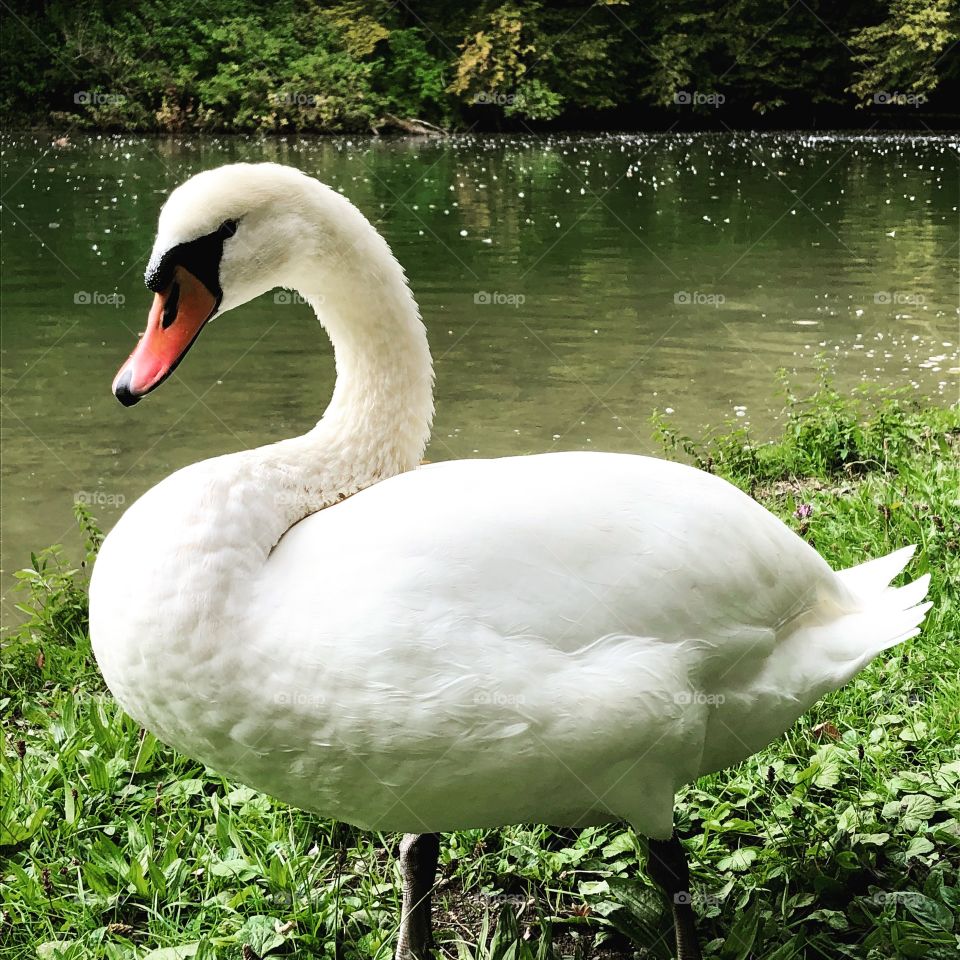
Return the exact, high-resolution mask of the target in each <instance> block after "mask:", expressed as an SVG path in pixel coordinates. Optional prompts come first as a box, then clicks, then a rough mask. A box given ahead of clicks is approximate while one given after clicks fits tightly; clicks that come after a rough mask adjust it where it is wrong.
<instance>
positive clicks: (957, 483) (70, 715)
mask: <svg viewBox="0 0 960 960" xmlns="http://www.w3.org/2000/svg"><path fill="white" fill-rule="evenodd" d="M654 429H655V431H656V432H657V433H658V435H659V436H660V437H661V439H662V441H663V442H664V444H665V445H666V447H667V449H668V454H669V455H670V456H676V457H678V458H683V459H692V461H693V462H695V463H697V464H698V465H699V466H701V468H703V469H709V470H712V471H714V472H716V473H718V474H721V475H723V476H725V477H727V478H728V479H730V480H732V481H733V482H735V483H737V484H738V485H739V486H741V487H742V488H743V489H745V490H748V491H751V492H752V493H753V495H754V496H755V497H756V498H757V499H758V500H760V502H762V503H763V504H764V505H765V506H766V507H767V508H768V509H770V510H772V511H773V512H774V513H776V514H777V515H779V516H780V517H781V518H782V519H783V520H784V521H785V522H786V523H787V524H789V525H790V526H791V527H792V528H793V529H794V530H796V531H797V533H798V534H800V535H801V536H803V537H805V538H806V539H807V540H809V541H810V542H812V543H813V544H814V545H815V546H816V547H817V549H818V550H820V552H821V553H822V554H823V555H824V557H825V558H826V559H827V560H828V561H829V562H830V563H831V565H833V566H834V567H837V568H839V567H846V566H851V565H853V564H856V563H858V562H861V561H862V560H864V559H865V558H867V557H871V556H880V555H881V554H884V553H887V552H889V551H891V550H894V549H896V548H898V547H901V546H904V545H906V544H909V543H914V544H917V545H918V549H917V553H916V555H915V557H914V559H913V560H912V562H911V564H910V566H909V569H908V578H909V579H913V578H915V577H917V576H919V575H921V574H922V573H924V572H926V571H929V572H930V573H931V588H930V594H929V598H930V599H931V600H932V601H933V608H932V609H931V611H930V613H929V614H928V617H927V620H926V623H925V624H924V628H923V632H922V634H921V635H920V636H919V637H917V638H915V639H913V640H911V641H908V642H907V643H906V644H904V645H903V646H902V647H899V648H896V649H894V650H892V651H890V652H889V654H887V655H884V656H882V657H881V658H880V659H879V660H878V661H877V662H875V663H874V664H873V665H871V666H870V667H869V668H868V669H867V670H866V671H865V672H864V673H862V674H861V675H859V676H858V677H857V678H855V679H854V681H852V682H851V683H850V684H849V685H848V686H847V687H846V688H844V689H843V690H841V691H839V692H838V693H836V694H833V695H831V696H829V697H827V698H826V699H825V700H824V701H822V702H821V703H819V704H817V705H816V706H815V707H814V708H813V709H812V710H811V711H810V712H809V713H808V714H807V715H806V716H805V717H803V718H802V719H801V721H800V722H798V724H797V725H796V726H795V727H794V728H793V729H792V730H791V731H790V732H789V733H788V734H786V735H785V736H784V737H782V738H780V739H779V740H778V741H776V742H775V743H773V744H771V745H770V746H769V747H768V748H766V749H765V750H763V751H761V753H760V754H758V755H756V756H755V757H753V758H751V760H749V761H747V762H746V763H744V764H742V765H740V766H739V767H737V768H735V769H733V770H730V771H726V772H724V773H723V774H721V775H717V776H713V777H709V778H706V779H704V780H701V781H700V782H698V783H696V784H693V785H691V786H689V787H687V788H686V789H685V790H684V791H683V792H682V794H681V795H680V797H679V798H678V828H679V830H680V833H681V834H682V836H683V837H684V838H685V840H686V844H687V850H688V854H689V857H690V860H691V863H692V870H693V875H694V896H695V904H696V909H697V913H698V915H699V916H700V918H701V919H700V922H701V931H702V935H703V940H704V943H705V944H706V955H707V956H721V957H725V958H733V957H739V958H744V957H746V956H748V955H750V956H753V957H756V958H768V960H774V958H776V960H787V958H790V957H794V956H802V955H808V956H818V957H826V958H832V957H863V956H866V955H876V956H878V957H919V956H924V957H930V958H938V957H939V958H942V960H946V958H948V957H953V956H955V954H956V949H957V944H958V939H957V931H958V930H960V926H958V914H960V888H958V886H957V880H956V878H957V876H958V875H960V823H958V814H960V804H958V802H957V795H958V791H960V752H958V746H957V745H958V742H960V683H958V667H960V529H958V522H957V517H958V512H960V504H958V495H957V490H958V489H960V411H958V409H957V408H956V407H954V408H953V409H950V410H944V409H936V408H931V409H924V408H921V407H918V406H917V405H916V404H914V403H910V402H908V401H906V400H904V399H901V398H897V397H891V396H889V395H887V396H886V397H884V398H882V399H879V400H877V399H876V398H873V399H871V400H865V401H864V402H863V404H862V405H858V404H856V403H854V402H853V401H851V400H849V399H847V398H844V397H841V396H840V395H839V394H838V393H836V392H834V391H833V390H831V389H830V388H829V387H826V386H825V387H823V388H821V390H820V391H819V392H818V393H817V394H816V396H815V397H812V398H808V399H805V400H799V399H797V398H795V397H791V398H789V402H788V408H787V413H786V416H785V420H784V432H783V435H782V437H781V438H780V440H778V441H777V442H775V443H772V444H756V443H754V442H753V440H752V439H751V437H750V435H749V433H748V432H746V431H745V430H739V431H735V432H732V433H726V434H724V435H719V436H716V437H715V438H712V439H708V440H707V441H705V442H694V441H692V440H690V439H689V438H686V437H683V436H680V435H678V434H677V433H676V432H674V431H673V430H672V429H670V428H669V426H667V424H666V423H665V422H664V421H663V420H662V419H660V420H657V421H656V422H655V423H654ZM80 518H81V522H82V525H83V528H84V532H85V537H86V541H87V548H88V550H87V556H86V558H85V559H84V561H83V563H81V564H77V565H73V564H72V562H71V561H68V560H67V558H65V557H64V556H63V555H62V551H58V550H56V549H51V550H47V551H44V552H42V553H40V554H38V555H37V556H35V557H34V558H33V561H32V564H31V567H30V569H29V570H27V571H25V572H24V573H22V574H21V575H20V577H21V580H22V582H23V584H24V594H23V597H22V601H23V606H24V610H25V612H27V613H28V614H29V617H30V619H29V622H28V623H27V624H26V625H25V626H24V627H23V628H22V629H20V630H19V631H18V632H17V634H16V635H15V636H10V637H7V638H5V639H4V641H3V642H4V646H3V657H2V661H3V673H2V688H3V690H4V691H5V692H4V694H3V696H2V699H0V713H2V720H3V727H4V744H3V754H2V758H0V796H2V797H3V798H4V799H3V800H2V801H0V803H2V806H0V891H2V901H3V903H4V912H3V916H2V919H0V923H2V926H3V936H2V937H0V942H2V945H0V958H11V960H12V958H14V957H17V958H20V957H22V956H26V955H33V954H34V952H35V953H36V954H37V955H39V956H40V957H44V958H57V957H61V958H70V960H76V958H81V957H82V958H92V957H94V956H97V957H99V956H107V957H110V958H111V960H120V958H124V960H126V958H130V960H134V958H138V960H142V958H145V957H150V960H174V958H180V957H207V958H209V957H237V956H240V954H241V951H242V950H244V949H245V950H246V952H244V953H243V956H244V957H246V958H249V957H254V956H261V957H263V956H266V955H271V956H274V955H275V956H278V957H279V956H291V955H297V956H308V955H310V956H318V957H319V956H331V957H332V956H335V955H336V956H338V957H344V958H361V957H363V958H372V957H381V958H384V957H388V956H389V955H390V951H391V949H392V943H393V938H394V937H395V932H396V920H397V917H398V910H399V905H398V897H399V876H398V874H397V872H396V865H395V856H396V841H397V839H398V838H396V837H392V836H386V837H370V836H368V835H366V834H363V833H361V832H358V831H355V830H353V829H352V828H350V827H348V826H346V825H343V824H335V823H331V822H329V821H324V820H320V819H317V818H315V817H311V816H307V815H305V814H302V813H300V812H298V811H296V810H292V809H290V808H288V807H286V806H285V805H283V804H281V803H278V802H275V801H273V800H271V799H270V798H268V797H265V796H263V795H260V794H257V793H255V792H254V791H252V790H249V789H247V788H245V787H242V786H239V785H237V784H234V783H230V782H229V781H226V780H224V779H223V778H221V777H219V776H217V775H216V774H214V773H213V772H212V771H209V770H204V769H203V768H202V767H200V766H198V765H197V764H196V763H194V762H192V761H190V760H188V759H186V758H184V757H182V756H180V755H177V754H175V753H174V752H173V751H171V750H169V749H167V748H166V747H164V746H163V745H162V744H160V743H158V742H157V741H156V740H155V739H154V738H153V737H152V736H150V735H149V734H147V735H143V734H142V732H141V731H140V730H139V729H138V728H137V726H136V725H135V724H134V723H133V722H132V721H130V720H129V719H128V718H126V717H124V716H123V715H122V714H121V712H120V711H119V709H118V708H117V706H116V705H115V703H114V702H113V701H112V699H111V698H110V697H109V695H108V694H107V693H106V692H105V690H104V688H103V686H102V683H101V681H100V678H99V674H98V673H97V670H96V666H95V663H94V662H93V660H92V657H91V653H90V647H89V639H88V637H87V631H86V599H85V596H86V594H85V590H86V581H87V571H88V570H89V568H90V564H91V562H92V561H93V559H94V556H95V552H96V548H97V546H98V544H99V534H98V532H97V530H96V526H95V524H94V523H93V521H92V520H91V519H90V518H89V515H88V514H87V513H86V512H84V511H83V510H82V509H81V513H80ZM643 856H644V855H643V852H642V845H640V844H638V843H637V841H636V840H635V838H634V837H633V835H632V834H631V833H630V832H629V831H625V830H624V829H623V828H622V827H621V826H610V827H604V828H595V829H588V830H583V831H575V832H570V831H553V830H550V829H549V828H546V827H512V828H508V829H504V830H501V831H479V830H477V831H464V832H461V833H457V834H453V835H450V836H445V837H444V842H443V849H442V852H441V859H442V865H443V870H442V879H441V884H440V888H439V891H438V894H437V897H436V898H435V899H436V906H435V911H436V925H437V928H438V939H439V941H440V946H441V947H442V949H443V951H444V953H445V954H446V955H450V956H453V955H456V954H457V951H458V949H459V950H461V951H462V952H461V954H460V955H461V956H463V957H477V958H480V957H484V958H487V957H489V958H490V960H500V958H504V957H508V956H510V957H516V958H518V960H533V958H537V960H540V958H546V957H549V956H551V951H555V952H556V953H557V954H559V953H563V954H570V953H572V952H573V951H574V949H580V950H582V955H583V956H585V957H591V956H611V957H612V956H614V955H617V956H622V955H624V954H625V953H629V952H631V951H633V950H638V949H641V948H644V949H646V950H647V951H648V952H647V953H644V954H642V955H644V956H652V957H664V958H665V957H668V956H669V950H668V947H667V944H669V942H670V941H669V938H662V934H663V933H664V932H665V931H666V930H667V923H668V921H667V917H668V913H667V911H666V910H665V908H664V905H663V904H662V902H661V900H660V898H659V896H658V895H657V894H656V893H655V891H654V889H653V888H652V887H651V886H650V885H649V883H648V881H647V880H646V877H645V875H644V873H643V870H642V862H643ZM478 943H479V944H480V945H479V946H477V944H478ZM551 944H552V946H551ZM173 948H176V950H174V949H173ZM164 951H166V952H164ZM805 951H806V954H805ZM871 951H873V952H871Z"/></svg>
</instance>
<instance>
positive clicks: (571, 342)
mask: <svg viewBox="0 0 960 960" xmlns="http://www.w3.org/2000/svg"><path fill="white" fill-rule="evenodd" d="M957 151H958V143H957V141H956V139H955V138H954V139H952V140H951V138H949V137H943V136H932V135H931V136H889V137H888V136H878V137H874V136H863V135H852V136H836V135H830V136H821V135H762V136H761V135H734V134H724V135H702V136H697V135H689V134H683V135H643V136H633V135H631V136H608V137H579V136H561V137H556V136H555V137H550V138H534V137H476V136H463V137H456V138H452V139H447V140H442V141H435V140H389V141H388V140H384V141H379V140H373V139H367V138H360V139H350V138H342V137H341V138H309V139H308V138H303V139H299V138H288V139H286V140H267V141H262V140H256V139H244V138H215V137H205V138H189V139H179V140H178V139H150V138H142V137H133V138H132V137H119V136H118V137H108V136H103V137H88V138H78V137H74V138H73V139H72V141H71V142H70V143H68V144H66V145H62V146H55V145H53V144H51V141H50V140H49V138H46V137H42V136H34V135H30V136H26V135H21V136H6V137H4V138H3V140H2V163H3V172H4V185H3V207H4V220H3V231H2V267H3V274H2V306H3V315H2V332H3V338H2V340H3V342H2V363H3V385H2V395H3V405H2V427H3V462H2V470H3V473H2V480H3V490H2V494H3V548H2V565H3V571H4V573H3V577H2V583H3V593H4V602H3V606H4V613H5V619H6V617H7V616H9V615H10V613H11V610H10V607H9V604H10V602H11V596H10V590H9V587H10V583H11V577H10V574H11V572H12V571H13V570H14V569H17V568H18V567H20V566H23V565H25V563H26V562H27V561H28V559H29V552H30V551H31V550H35V549H38V548H40V547H42V546H45V545H47V544H49V543H52V542H59V541H63V542H65V543H68V544H70V545H74V546H75V545H76V543H77V537H76V535H75V533H74V531H73V522H72V518H71V517H72V504H73V502H74V501H75V500H77V499H81V500H85V501H87V502H89V503H90V504H91V505H92V507H93V510H94V513H95V514H96V515H97V516H98V517H99V518H100V520H101V521H102V523H103V524H104V526H105V527H107V528H109V527H110V525H111V524H112V523H113V522H115V521H116V519H117V517H118V516H119V515H120V513H121V512H122V510H123V508H124V506H125V505H128V504H129V503H131V502H132V501H133V500H134V499H135V498H136V497H137V496H138V495H139V494H140V493H142V492H143V491H144V490H146V489H148V488H149V487H150V486H152V485H153V484H155V483H156V482H157V481H159V480H160V479H161V478H162V477H164V476H165V475H166V474H168V473H170V472H171V471H173V470H175V469H176V468H178V467H180V466H182V465H184V464H187V463H190V462H191V461H194V460H197V459H200V458H202V457H207V456H213V455H215V454H219V453H224V452H227V451H231V450H237V449H241V448H244V447H248V446H253V445H257V444H261V443H265V442H268V441H271V440H275V439H279V438H281V437H285V436H288V435H292V434H294V433H297V432H302V431H304V430H306V429H308V428H309V427H310V426H311V425H312V424H313V423H314V422H315V421H316V419H317V418H318V416H319V415H320V413H321V412H322V410H323V408H324V406H325V404H326V401H327V399H328V397H329V394H330V391H331V388H332V380H333V364H332V357H331V353H330V349H329V346H328V344H327V343H326V341H325V340H324V338H323V336H322V332H321V331H320V329H319V327H318V326H317V324H316V321H315V319H314V318H313V316H312V314H311V312H310V309H309V307H307V306H305V305H303V304H300V303H296V302H290V300H291V299H292V298H289V297H286V296H282V295H281V296H276V295H273V294H267V295H266V296H264V297H262V298H260V299H259V300H257V301H256V302H254V303H251V304H249V305H247V306H246V307H244V308H242V309H239V310H236V311H234V312H232V313H231V314H229V315H228V316H226V317H224V318H223V319H221V320H220V321H218V322H217V323H215V324H214V325H213V326H212V327H211V330H210V331H208V332H206V333H205V335H204V337H203V338H202V339H201V341H199V342H198V344H197V346H196V347H195V348H194V349H193V350H192V351H191V354H190V356H189V358H188V359H187V360H186V361H185V362H184V364H183V365H182V366H181V367H180V368H179V369H178V371H177V372H176V374H175V375H174V377H173V378H171V381H170V382H169V383H167V384H166V385H165V386H164V387H163V388H162V389H161V390H159V391H158V392H157V393H156V394H155V395H154V396H152V397H151V398H150V399H149V401H148V402H145V403H141V404H140V405H138V406H137V407H136V408H135V409H133V410H125V409H123V408H122V407H121V406H120V405H119V404H118V403H117V402H116V401H115V400H114V399H113V397H112V395H111V393H110V383H111V380H112V377H113V375H114V373H115V372H116V370H117V368H118V367H119V365H120V364H121V362H122V361H123V359H124V358H125V357H126V355H127V354H128V353H129V351H130V349H131V348H132V346H133V343H134V341H135V338H136V334H137V333H138V331H139V330H140V329H142V327H143V325H144V321H145V319H146V311H147V308H148V306H149V303H150V299H151V295H150V294H149V293H148V291H146V290H145V289H144V287H143V281H142V274H143V268H144V265H145V262H146V258H147V255H148V253H149V250H150V247H151V245H152V241H153V233H154V227H155V223H156V216H157V212H158V210H159V208H160V206H161V204H162V202H163V199H164V197H165V196H166V194H167V193H168V192H169V191H170V190H171V189H172V188H173V187H175V186H176V185H177V184H178V183H180V182H181V181H182V180H184V179H186V178H187V177H188V176H190V175H191V174H192V173H194V172H196V171H199V170H202V169H206V168H209V167H213V166H217V165H219V164H222V163H228V162H233V161H238V160H247V161H260V160H272V161H277V162H281V163H287V164H291V165H294V166H297V167H299V168H301V169H303V170H305V171H307V172H308V173H310V174H312V175H315V176H317V177H319V178H320V179H322V180H324V181H326V182H327V183H329V184H330V185H331V186H333V187H334V188H336V189H338V190H340V191H341V192H342V193H344V194H345V195H346V196H347V197H349V198H350V199H351V200H352V201H353V202H354V203H356V204H357V205H358V206H359V207H360V208H361V209H362V210H363V211H364V212H365V213H366V214H367V216H368V217H369V218H370V219H371V220H372V221H373V222H374V224H375V225H376V226H377V227H378V229H379V230H381V231H382V232H383V233H384V235H385V236H386V237H387V239H388V240H389V242H390V244H391V245H392V247H393V250H394V253H395V254H396V256H397V258H398V259H399V260H400V262H401V263H402V264H403V265H404V267H405V268H406V271H407V274H408V276H409V279H410V283H411V285H412V288H413V290H414V293H415V295H416V297H417V299H418V301H419V303H420V306H421V309H422V312H423V316H424V320H425V322H426V324H427V327H428V329H429V334H430V341H431V344H432V348H433V352H434V357H435V360H436V370H437V417H436V422H435V429H434V438H433V441H432V443H431V447H430V449H429V450H428V453H427V456H428V457H429V458H430V459H434V460H439V459H447V458H455V457H474V456H496V455H501V454H511V453H532V452H540V451H545V450H563V449H598V450H600V449H608V450H633V451H638V452H651V451H654V450H656V445H655V443H654V440H653V437H652V432H651V428H650V424H649V418H650V415H651V414H652V413H653V412H654V411H659V412H661V413H662V414H663V415H664V416H666V417H668V418H670V419H671V420H673V421H674V422H675V423H676V425H677V426H678V428H680V429H681V430H683V431H685V432H687V433H689V434H691V435H693V436H698V437H699V436H702V435H703V434H704V433H705V432H707V431H709V430H717V429H722V428H724V427H725V426H726V425H727V424H728V423H736V424H738V425H743V424H749V425H750V427H751V428H752V429H753V430H755V431H756V432H757V434H758V435H759V436H765V435H769V434H771V433H773V432H774V431H775V429H776V418H777V414H778V412H779V411H780V409H781V407H782V397H781V395H780V393H779V387H778V382H777V377H776V371H777V370H778V369H779V368H786V370H787V371H788V373H789V375H790V377H791V379H792V382H793V383H794V384H795V385H796V387H797V388H798V389H803V387H804V386H805V385H809V384H811V383H812V382H813V381H814V380H815V378H816V376H815V371H816V368H817V366H818V364H822V363H826V364H827V365H828V367H829V369H830V370H831V371H832V376H833V377H834V380H835V382H836V383H838V384H839V385H841V386H843V387H844V388H852V387H853V386H855V385H856V384H858V383H860V382H862V381H871V382H878V383H882V384H887V385H894V386H903V387H905V388H907V389H908V390H909V391H911V392H912V393H914V394H915V395H916V396H918V397H919V398H921V399H923V400H925V401H933V402H944V403H946V402H950V401H952V400H955V399H956V398H957V380H958V361H957V356H958V315H957V303H958V300H957V264H958V211H957V205H958V162H957ZM74 552H76V551H74Z"/></svg>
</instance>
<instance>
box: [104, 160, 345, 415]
mask: <svg viewBox="0 0 960 960" xmlns="http://www.w3.org/2000/svg"><path fill="white" fill-rule="evenodd" d="M331 205H332V206H333V207H335V208H336V209H325V208H329V207H331ZM342 205H346V206H347V207H350V204H349V203H348V202H347V201H346V200H344V199H343V198H342V197H340V196H339V194H337V193H335V192H334V191H333V190H330V188H329V187H325V186H324V185H323V184H321V183H319V182H318V181H317V180H314V179H313V178H312V177H309V176H307V175H306V174H304V173H301V172H300V171H299V170H295V169H294V168H292V167H285V166H281V165H280V164H275V163H259V164H249V163H237V164H230V165H227V166H223V167H218V168H217V169H215V170H205V171H204V172H202V173H198V174H196V175H195V176H193V177H191V178H190V179H189V180H187V181H186V182H185V183H183V184H181V185H180V186H179V187H177V188H176V190H174V191H173V193H171V194H170V196H169V198H168V199H167V202H166V203H165V204H164V206H163V209H162V210H161V212H160V220H159V224H158V228H157V237H156V240H155V242H154V245H153V252H152V254H151V256H150V261H149V263H148V264H147V269H146V274H145V281H146V285H147V287H148V289H150V290H152V291H153V293H154V298H153V304H152V306H151V308H150V312H149V314H148V317H147V328H146V331H145V332H144V334H143V335H142V336H141V338H140V341H139V343H138V344H137V346H136V348H135V349H134V351H133V353H131V354H130V357H129V358H128V359H127V361H126V362H125V363H124V365H123V366H122V367H121V368H120V370H119V372H118V373H117V375H116V377H115V378H114V381H113V392H114V394H115V395H116V397H117V399H118V400H120V402H121V403H123V404H124V405H125V406H130V405H132V404H134V403H136V402H137V401H138V400H139V399H140V398H141V397H143V396H145V395H146V394H148V393H149V392H150V391H151V390H154V389H156V388H157V387H158V386H160V384H161V383H163V381H164V380H166V378H167V377H168V376H170V374H171V373H173V371H174V370H175V369H176V367H177V364H179V362H180V361H181V360H182V359H183V357H184V356H185V355H186V353H187V351H188V350H189V349H190V347H191V345H192V344H193V343H194V341H195V340H196V338H197V337H198V336H199V335H200V332H201V331H202V330H203V328H204V327H205V326H206V324H207V323H208V322H209V321H210V320H212V319H213V317H214V316H217V315H219V314H222V313H226V311H227V310H232V309H233V308H234V307H237V306H240V305H241V304H243V303H246V302H247V301H249V300H252V299H254V297H258V296H260V294H262V293H265V292H266V291H267V290H270V289H272V288H273V287H275V286H287V285H290V286H292V285H295V283H296V282H297V270H296V264H295V262H294V261H295V260H297V259H298V258H299V257H302V252H303V251H304V249H313V248H315V247H316V243H317V240H318V235H320V234H322V233H323V232H324V227H325V226H327V225H329V224H330V222H331V221H334V220H335V219H336V214H337V213H340V214H342V212H343V211H342ZM350 209H351V210H352V209H353V208H352V207H350ZM325 212H326V214H327V216H324V213H325ZM324 221H327V223H325V222H324Z"/></svg>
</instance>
